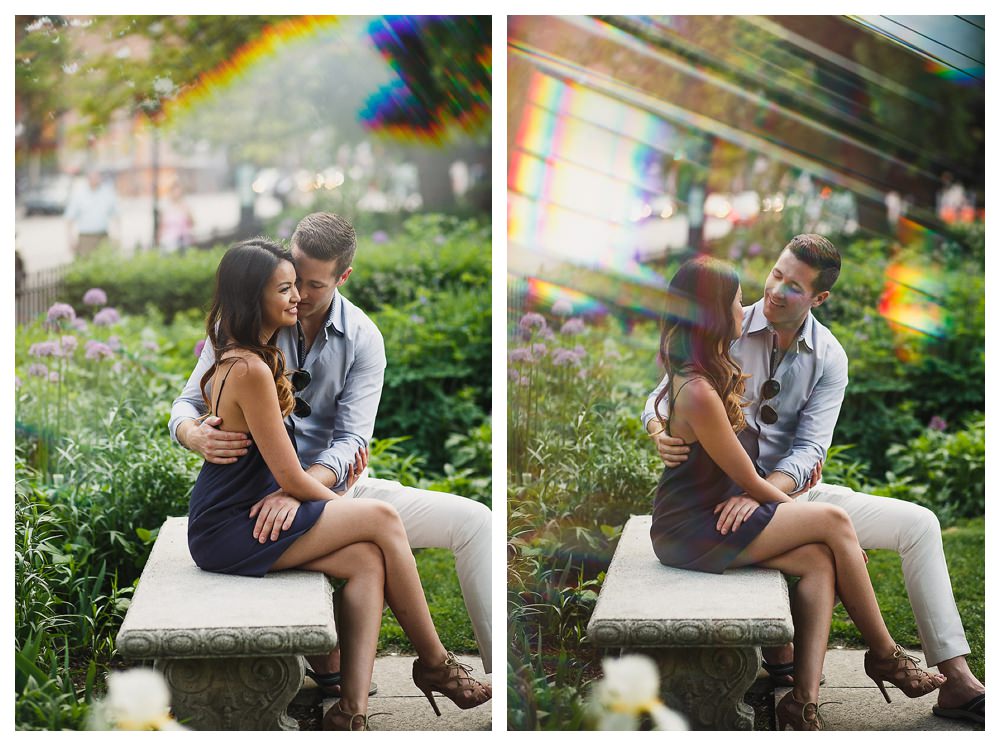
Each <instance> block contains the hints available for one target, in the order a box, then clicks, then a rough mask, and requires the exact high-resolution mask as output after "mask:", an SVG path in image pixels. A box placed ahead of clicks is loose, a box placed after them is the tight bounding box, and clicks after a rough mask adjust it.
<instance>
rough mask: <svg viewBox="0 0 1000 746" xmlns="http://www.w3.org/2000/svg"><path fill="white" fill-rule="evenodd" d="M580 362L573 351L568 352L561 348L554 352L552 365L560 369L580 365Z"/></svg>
mask: <svg viewBox="0 0 1000 746" xmlns="http://www.w3.org/2000/svg"><path fill="white" fill-rule="evenodd" d="M579 362H580V361H579V360H578V359H577V357H576V355H574V354H573V350H567V349H566V348H565V347H560V348H559V349H557V350H554V351H553V352H552V363H553V364H554V365H556V366H558V367H562V366H564V365H578V364H579Z"/></svg>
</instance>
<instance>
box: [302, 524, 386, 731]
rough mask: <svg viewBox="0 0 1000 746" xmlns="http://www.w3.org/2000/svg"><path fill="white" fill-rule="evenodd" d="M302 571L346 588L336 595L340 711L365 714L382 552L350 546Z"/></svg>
mask: <svg viewBox="0 0 1000 746" xmlns="http://www.w3.org/2000/svg"><path fill="white" fill-rule="evenodd" d="M299 567H301V568H302V569H303V570H316V571H318V572H322V573H324V574H326V575H330V576H332V577H336V578H343V579H345V580H346V581H347V584H346V585H345V586H344V587H343V588H342V589H341V590H340V591H339V595H340V605H339V608H338V617H337V628H338V630H339V633H340V638H341V660H340V670H341V675H342V677H343V678H342V679H341V685H340V691H341V700H342V702H343V704H342V705H341V708H342V709H344V710H345V711H346V712H357V713H361V714H364V713H366V712H368V690H369V688H370V687H371V683H372V668H373V667H374V666H375V653H376V651H377V649H378V634H379V630H380V629H381V627H382V604H383V600H384V596H383V589H384V588H385V561H384V560H383V558H382V550H381V549H379V548H378V547H377V546H376V545H375V544H372V543H370V542H359V543H357V544H350V545H348V546H346V547H344V548H342V549H338V550H337V551H335V552H331V553H330V554H328V555H326V556H324V557H319V558H318V559H315V560H311V561H309V562H305V563H303V564H302V565H300V566H299Z"/></svg>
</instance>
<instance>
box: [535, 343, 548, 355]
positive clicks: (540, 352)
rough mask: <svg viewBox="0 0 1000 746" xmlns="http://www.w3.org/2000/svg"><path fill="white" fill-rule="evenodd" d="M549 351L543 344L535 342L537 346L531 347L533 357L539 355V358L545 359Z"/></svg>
mask: <svg viewBox="0 0 1000 746" xmlns="http://www.w3.org/2000/svg"><path fill="white" fill-rule="evenodd" d="M548 351H549V348H548V347H546V346H545V345H544V344H542V343H541V342H535V344H533V345H531V354H532V355H538V357H544V356H545V353H546V352H548Z"/></svg>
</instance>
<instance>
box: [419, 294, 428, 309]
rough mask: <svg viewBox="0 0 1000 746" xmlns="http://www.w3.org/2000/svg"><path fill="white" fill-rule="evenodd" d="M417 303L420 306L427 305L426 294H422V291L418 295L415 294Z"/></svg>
mask: <svg viewBox="0 0 1000 746" xmlns="http://www.w3.org/2000/svg"><path fill="white" fill-rule="evenodd" d="M417 303H419V304H420V305H422V306H426V305H427V296H426V295H424V294H423V293H421V294H420V295H418V296H417Z"/></svg>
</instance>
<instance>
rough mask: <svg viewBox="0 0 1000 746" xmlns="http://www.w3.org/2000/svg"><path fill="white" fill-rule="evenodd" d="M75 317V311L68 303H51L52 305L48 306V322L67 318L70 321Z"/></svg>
mask: <svg viewBox="0 0 1000 746" xmlns="http://www.w3.org/2000/svg"><path fill="white" fill-rule="evenodd" d="M75 318H76V311H74V310H73V306H71V305H69V304H68V303H53V304H52V307H51V308H49V312H48V320H49V321H50V322H56V321H58V320H59V319H69V320H70V321H72V320H73V319H75Z"/></svg>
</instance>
